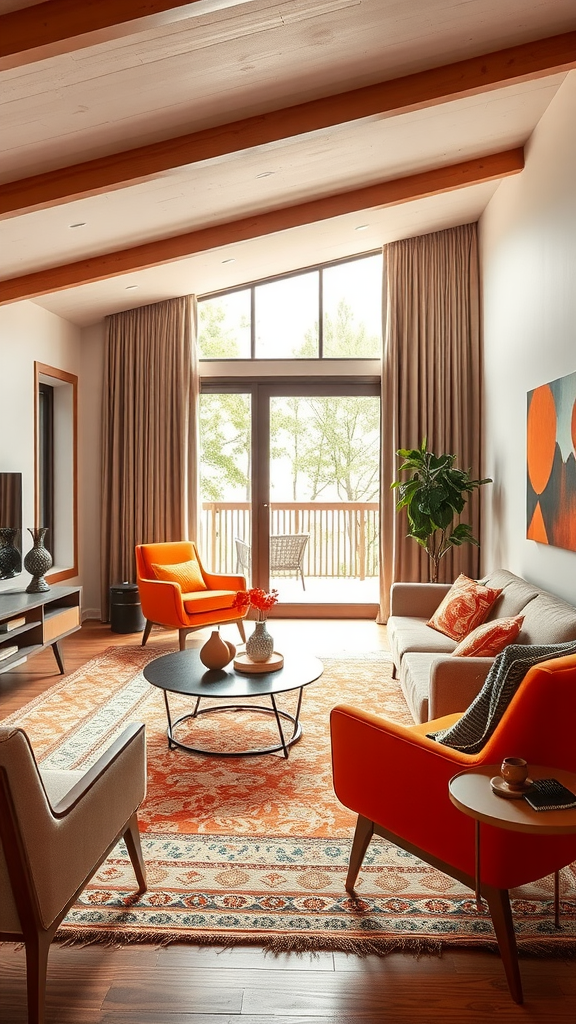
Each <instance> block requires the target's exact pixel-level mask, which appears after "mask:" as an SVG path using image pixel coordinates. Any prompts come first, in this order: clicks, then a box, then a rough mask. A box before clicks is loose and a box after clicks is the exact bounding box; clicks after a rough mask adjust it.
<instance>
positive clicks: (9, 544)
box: [0, 526, 22, 580]
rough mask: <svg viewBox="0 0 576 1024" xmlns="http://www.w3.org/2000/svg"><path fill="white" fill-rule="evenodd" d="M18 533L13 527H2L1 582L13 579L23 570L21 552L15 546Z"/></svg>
mask: <svg viewBox="0 0 576 1024" xmlns="http://www.w3.org/2000/svg"><path fill="white" fill-rule="evenodd" d="M17 533H18V530H15V529H14V528H13V527H12V526H1V527H0V580H10V579H12V577H13V576H17V575H18V573H19V572H20V570H21V568H22V561H21V558H20V552H19V551H18V548H17V547H15V546H14V540H15V538H16V534H17Z"/></svg>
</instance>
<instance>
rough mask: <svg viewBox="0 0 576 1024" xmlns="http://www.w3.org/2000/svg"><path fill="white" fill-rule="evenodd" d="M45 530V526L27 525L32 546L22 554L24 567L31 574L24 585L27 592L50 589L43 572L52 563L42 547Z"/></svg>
mask: <svg viewBox="0 0 576 1024" xmlns="http://www.w3.org/2000/svg"><path fill="white" fill-rule="evenodd" d="M46 530H47V527H45V526H39V527H32V526H29V527H28V532H29V533H31V534H32V540H33V541H34V546H33V547H31V548H30V551H27V552H26V554H25V556H24V568H25V569H26V572H29V573H30V575H31V576H32V579H31V580H30V583H29V584H28V586H27V587H26V593H27V594H43V593H44V592H45V591H46V590H50V587H49V586H48V584H47V583H46V580H45V579H44V573H45V572H48V569H50V567H51V565H52V555H51V554H50V552H49V551H47V550H46V548H45V547H44V537H45V536H46Z"/></svg>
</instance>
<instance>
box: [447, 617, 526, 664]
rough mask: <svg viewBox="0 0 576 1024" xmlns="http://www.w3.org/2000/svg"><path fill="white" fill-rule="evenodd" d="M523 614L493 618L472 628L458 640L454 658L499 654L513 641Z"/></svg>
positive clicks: (518, 630)
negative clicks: (505, 617)
mask: <svg viewBox="0 0 576 1024" xmlns="http://www.w3.org/2000/svg"><path fill="white" fill-rule="evenodd" d="M523 622H524V616H523V615H512V616H510V617H509V618H507V619H495V620H494V621H492V622H483V623H482V625H481V626H477V627H476V629H473V630H472V632H471V633H469V634H468V636H465V637H464V639H463V640H461V641H460V643H459V644H458V646H457V647H456V649H455V651H454V652H453V654H454V657H455V658H472V657H476V658H493V657H495V655H496V654H500V652H501V651H503V650H504V648H505V647H507V646H508V644H511V643H513V642H514V640H515V639H516V637H517V636H518V633H519V632H520V629H521V628H522V623H523Z"/></svg>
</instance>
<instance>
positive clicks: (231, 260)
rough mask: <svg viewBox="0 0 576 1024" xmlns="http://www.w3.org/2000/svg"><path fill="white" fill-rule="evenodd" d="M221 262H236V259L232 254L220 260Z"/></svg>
mask: <svg viewBox="0 0 576 1024" xmlns="http://www.w3.org/2000/svg"><path fill="white" fill-rule="evenodd" d="M222 263H223V264H224V263H236V260H235V259H234V257H233V256H230V257H229V258H228V259H227V260H222Z"/></svg>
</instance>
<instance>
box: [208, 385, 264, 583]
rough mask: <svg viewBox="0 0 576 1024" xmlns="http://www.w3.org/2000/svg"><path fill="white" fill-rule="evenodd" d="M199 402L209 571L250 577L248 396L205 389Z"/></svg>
mask: <svg viewBox="0 0 576 1024" xmlns="http://www.w3.org/2000/svg"><path fill="white" fill-rule="evenodd" d="M199 405H200V429H199V440H200V507H201V518H200V537H199V544H200V550H201V553H202V558H203V559H204V562H205V564H206V566H207V568H209V569H210V570H211V571H212V572H223V573H234V572H241V573H243V574H244V575H246V576H248V577H250V573H251V552H250V548H251V543H252V498H251V495H252V445H251V430H252V396H251V395H250V394H249V393H247V392H245V391H241V390H238V389H230V390H227V391H219V392H213V391H207V392H203V393H202V394H201V395H200V403H199Z"/></svg>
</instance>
